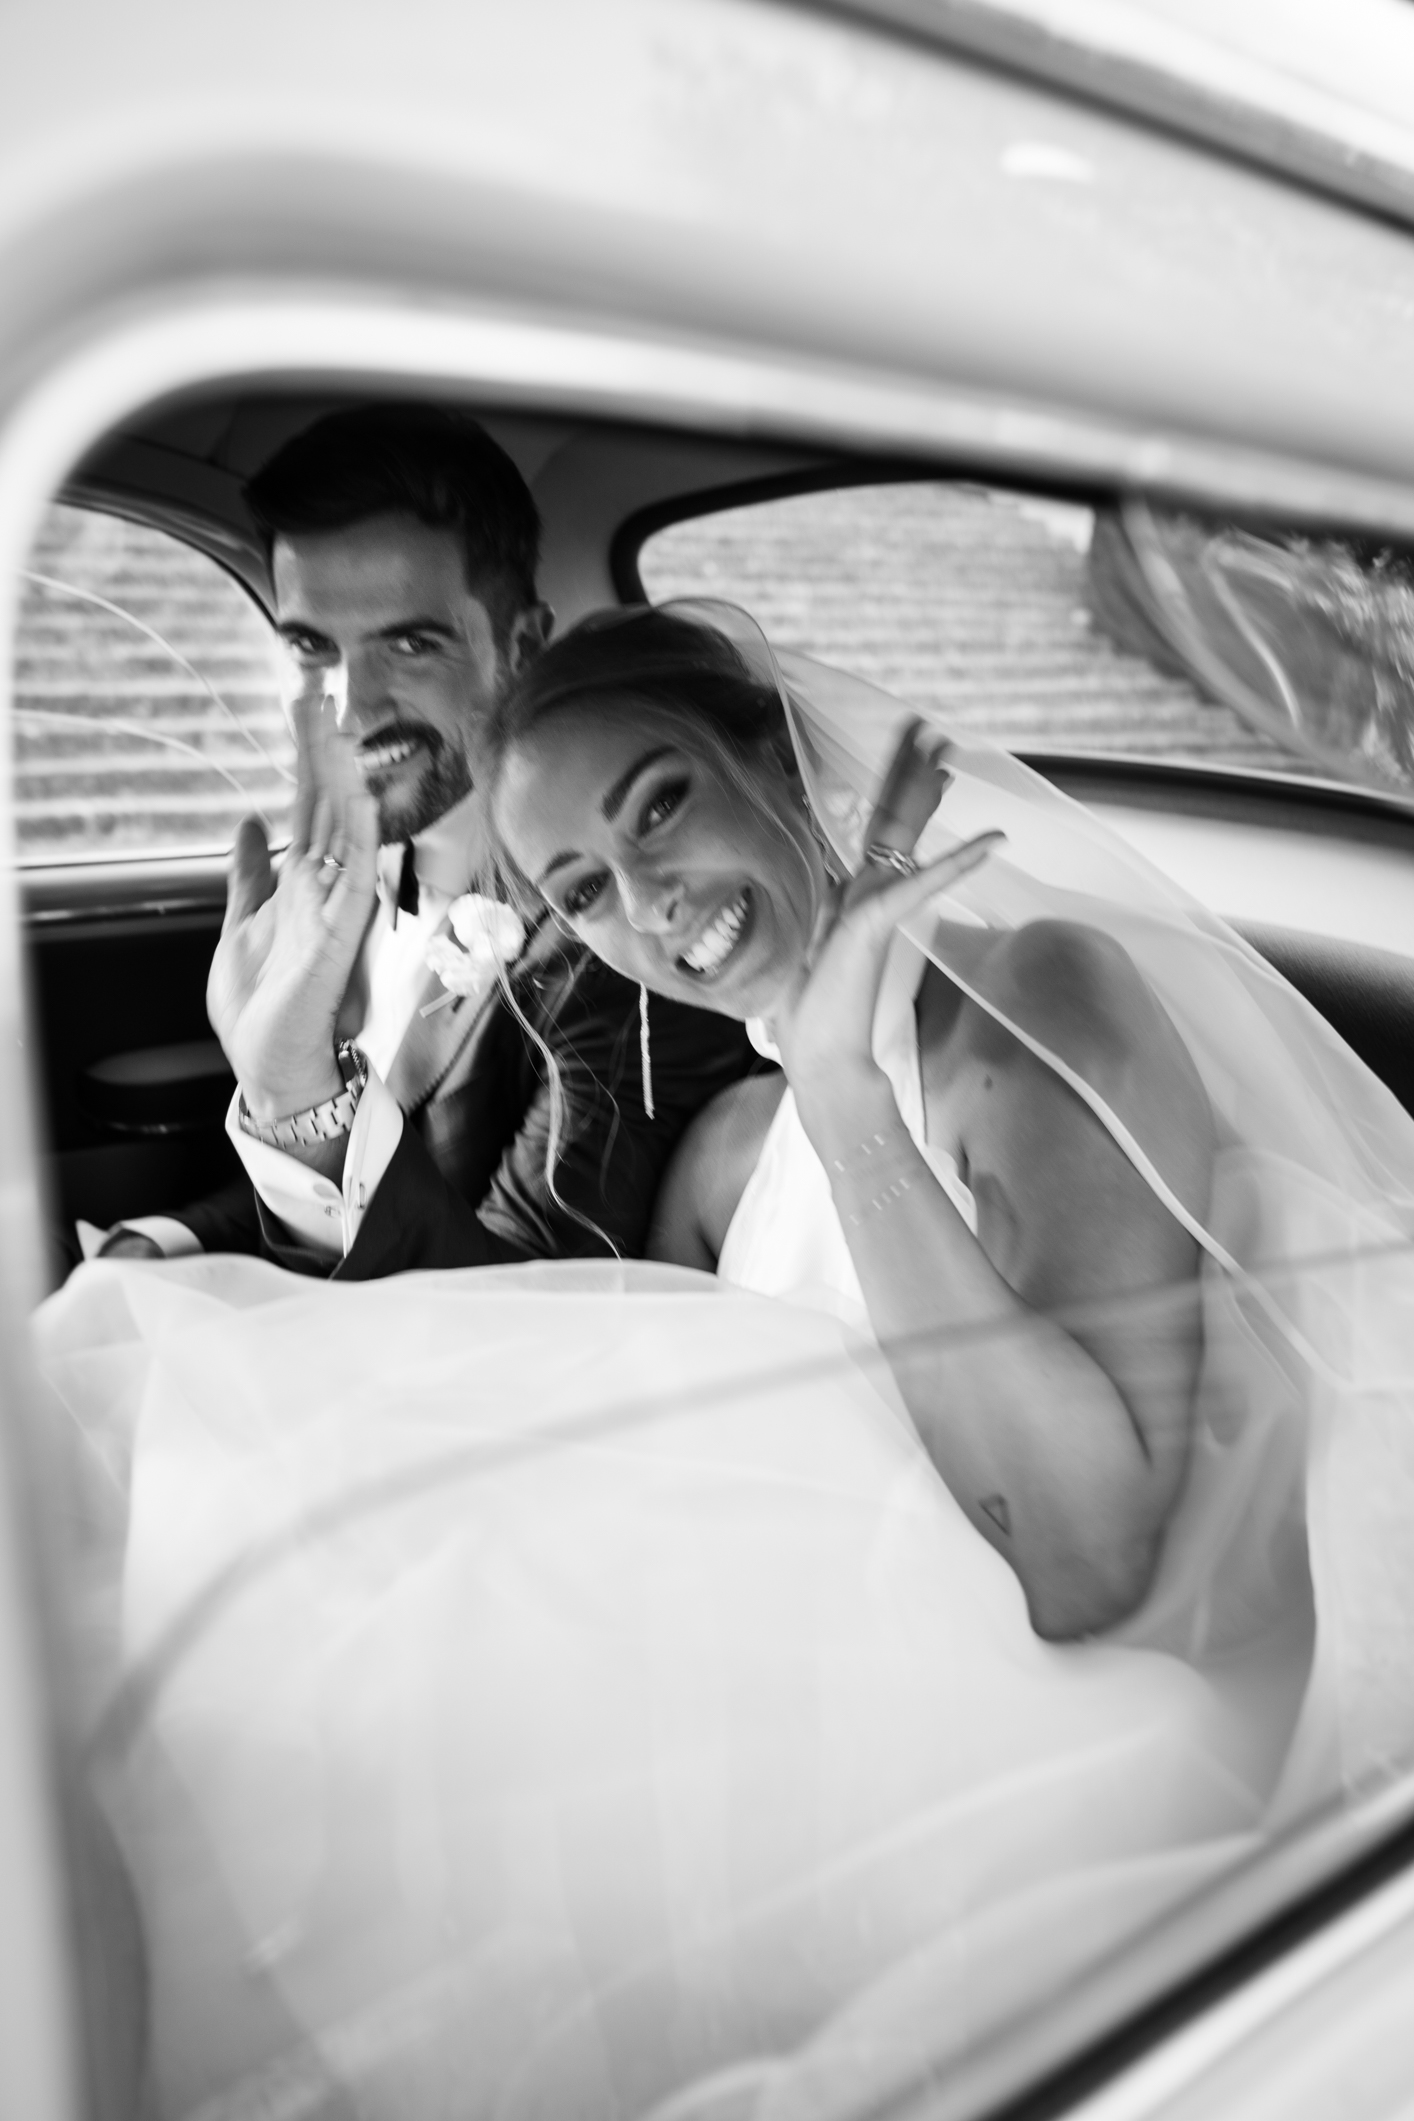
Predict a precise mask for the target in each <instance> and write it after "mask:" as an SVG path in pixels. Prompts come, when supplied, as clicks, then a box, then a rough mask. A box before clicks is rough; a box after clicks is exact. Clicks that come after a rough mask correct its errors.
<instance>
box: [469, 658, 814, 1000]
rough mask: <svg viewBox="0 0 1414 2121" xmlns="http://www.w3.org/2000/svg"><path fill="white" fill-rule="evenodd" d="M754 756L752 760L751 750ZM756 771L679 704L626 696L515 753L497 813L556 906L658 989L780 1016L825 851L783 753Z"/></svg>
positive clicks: (757, 750)
mask: <svg viewBox="0 0 1414 2121" xmlns="http://www.w3.org/2000/svg"><path fill="white" fill-rule="evenodd" d="M745 763H746V761H745V760H744V761H743V764H745ZM750 769H751V771H750V780H749V782H748V779H747V777H746V775H745V774H743V775H741V776H739V777H738V776H737V775H734V774H733V773H732V772H731V771H730V765H729V762H727V761H724V760H719V759H717V758H716V757H714V756H713V755H712V754H711V752H710V751H709V750H708V748H707V747H706V746H704V745H702V744H701V743H700V742H697V743H694V742H693V741H692V739H691V736H690V734H689V733H688V732H686V731H684V730H683V729H682V728H681V727H680V725H679V718H678V717H676V716H674V715H672V714H671V713H669V712H665V711H664V710H662V709H660V708H657V707H655V706H651V705H649V704H647V703H644V702H638V701H634V700H624V701H621V702H616V703H614V704H611V705H607V706H605V707H604V708H603V709H602V711H600V712H598V713H596V714H594V715H593V716H586V715H583V714H574V713H559V714H551V715H548V716H546V717H545V719H544V720H543V721H542V722H541V723H539V724H538V725H537V726H536V728H535V729H534V730H533V731H532V732H531V733H530V734H529V735H528V737H527V738H526V739H525V740H524V742H522V743H521V744H519V745H518V746H517V747H516V748H515V750H514V751H513V752H512V753H511V755H510V756H509V757H508V759H507V761H506V766H505V771H504V773H503V775H502V777H501V781H500V785H499V789H498V795H497V803H496V821H497V825H498V828H499V831H500V834H501V836H502V838H503V840H504V843H505V846H506V849H507V851H508V852H509V853H510V855H511V856H512V857H513V858H514V860H515V862H516V865H517V867H518V868H519V869H520V870H521V872H522V874H523V875H524V876H525V877H526V878H527V880H528V881H529V882H531V883H532V884H533V885H534V886H535V887H536V889H537V890H538V891H539V892H540V893H541V895H542V896H543V898H544V899H545V901H546V903H547V904H548V905H549V906H550V908H551V910H552V911H553V912H554V913H555V914H556V916H557V917H558V918H559V919H560V920H561V921H562V922H564V923H565V924H566V925H568V926H569V927H570V928H572V929H573V930H574V932H575V933H576V934H577V935H579V936H582V937H583V939H584V940H585V941H586V942H588V943H589V944H590V945H591V947H592V948H593V950H594V951H595V952H596V954H597V955H598V956H600V957H602V958H604V959H605V960H606V961H607V962H608V963H609V964H611V965H612V966H613V967H614V969H615V970H616V971H618V972H622V973H624V974H625V975H626V977H628V978H629V979H634V980H641V981H642V982H643V984H644V985H645V986H647V987H650V988H652V989H653V990H654V992H655V993H658V994H665V995H669V996H671V997H673V998H674V999H677V1000H691V1001H692V1002H695V1003H696V1004H697V1005H698V1006H699V1007H701V1008H709V1009H715V1010H719V1011H720V1012H721V1013H722V1014H723V1015H727V1016H738V1017H750V1016H768V1015H769V1014H770V1013H771V1005H772V1003H773V1001H774V999H775V998H776V997H777V995H778V994H779V993H780V990H781V988H782V986H783V984H785V983H786V982H788V981H789V980H790V979H791V978H792V976H793V975H794V974H795V973H796V971H797V970H798V968H799V966H800V964H801V962H802V960H803V958H804V957H805V954H806V952H807V950H808V948H809V945H810V940H811V937H812V934H813V933H814V930H815V926H816V923H817V920H818V917H819V913H820V908H821V905H822V903H823V902H824V898H825V893H826V878H825V872H824V866H823V862H822V860H821V856H820V853H819V850H818V848H817V846H816V844H815V841H814V839H813V837H812V835H811V833H810V830H809V827H808V825H807V823H806V821H805V815H804V811H803V808H802V805H801V803H800V800H799V798H798V796H795V795H794V794H793V787H792V783H791V780H790V778H789V777H788V774H787V772H786V769H785V768H784V766H783V765H782V764H781V763H780V762H779V760H778V759H777V757H776V756H775V753H774V752H773V751H772V750H771V748H770V747H769V745H756V746H753V747H752V755H751V758H750Z"/></svg>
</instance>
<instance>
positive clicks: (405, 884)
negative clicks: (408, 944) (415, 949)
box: [393, 840, 422, 928]
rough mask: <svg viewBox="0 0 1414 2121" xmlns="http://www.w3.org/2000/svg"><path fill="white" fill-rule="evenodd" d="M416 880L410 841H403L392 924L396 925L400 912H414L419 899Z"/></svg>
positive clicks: (415, 867) (419, 893) (415, 864)
mask: <svg viewBox="0 0 1414 2121" xmlns="http://www.w3.org/2000/svg"><path fill="white" fill-rule="evenodd" d="M421 896H422V894H421V892H420V890H419V889H418V882H417V862H416V860H415V858H414V856H413V851H412V841H411V840H404V841H403V866H402V868H401V870H400V871H399V874H398V903H397V905H396V907H395V908H394V911H393V926H394V927H395V928H396V927H397V925H398V915H399V914H400V913H414V914H415V913H416V912H417V909H418V904H419V901H420V899H421Z"/></svg>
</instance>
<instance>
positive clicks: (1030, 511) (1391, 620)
mask: <svg viewBox="0 0 1414 2121" xmlns="http://www.w3.org/2000/svg"><path fill="white" fill-rule="evenodd" d="M1146 521H1147V522H1148V523H1149V524H1151V525H1152V526H1155V527H1154V529H1153V533H1152V536H1151V538H1150V540H1149V543H1148V544H1147V545H1145V546H1142V547H1141V549H1140V552H1139V556H1138V558H1137V559H1136V551H1135V543H1134V536H1133V524H1132V522H1131V520H1130V518H1129V517H1127V516H1126V517H1125V518H1123V519H1121V518H1120V517H1118V516H1117V515H1113V514H1110V513H1108V512H1102V513H1100V514H1099V515H1098V516H1097V513H1096V511H1094V510H1092V509H1091V508H1088V507H1082V506H1079V505H1072V504H1070V503H1065V502H1058V501H1053V500H1049V499H1040V498H1037V497H1034V496H1029V495H1024V494H1017V493H1012V492H1002V491H996V490H990V489H983V488H980V487H976V486H964V485H960V484H956V483H942V482H937V483H909V484H898V485H887V486H886V485H878V486H852V487H846V488H840V489H834V490H830V491H823V492H814V493H805V494H798V495H793V496H790V497H787V498H784V499H778V500H770V501H761V502H753V503H751V504H749V505H746V506H742V507H735V508H726V509H722V510H719V511H714V512H712V513H710V514H703V515H696V516H692V517H690V518H688V519H686V520H684V521H679V522H676V523H673V524H671V525H669V526H668V527H666V528H664V529H661V530H658V531H656V532H654V533H653V534H652V535H650V536H649V537H648V538H647V539H646V541H645V542H644V544H643V546H642V548H641V550H640V553H639V569H640V574H641V578H642V582H643V587H644V590H645V592H646V594H647V596H648V597H649V598H650V600H651V601H653V602H655V603H660V602H662V601H663V600H665V599H666V598H670V597H674V596H719V597H725V598H727V599H729V600H730V601H732V602H735V603H740V604H742V605H744V606H745V607H746V608H747V609H748V610H750V611H751V612H753V613H754V615H755V616H756V617H757V618H758V619H759V620H760V622H761V624H762V626H763V627H764V629H765V631H766V633H767V634H768V636H769V637H770V638H771V639H772V640H773V641H774V642H775V643H776V644H777V645H778V646H781V647H786V648H796V649H801V650H804V651H805V652H807V653H809V654H811V655H815V656H818V657H820V658H821V659H822V660H824V661H826V662H830V663H835V664H838V665H841V666H842V667H844V668H846V669H849V670H852V671H855V672H857V673H858V674H859V675H860V676H862V677H867V678H869V679H872V680H873V681H874V682H875V683H877V684H879V685H881V686H883V687H884V688H886V689H887V690H889V691H891V692H894V693H897V694H901V695H902V696H903V697H904V698H905V699H907V700H909V701H911V702H914V703H915V704H917V705H918V706H920V707H922V708H925V709H933V710H935V711H936V712H937V713H938V714H939V715H940V716H941V717H943V718H944V719H945V720H946V721H947V722H949V723H950V724H952V725H953V726H955V727H957V728H959V729H961V730H967V731H972V732H975V733H977V734H978V735H982V736H985V737H988V738H990V739H992V740H993V741H995V742H997V743H1000V744H1003V745H1005V746H1006V747H1007V748H1008V749H1011V750H1017V751H1022V752H1051V753H1055V752H1064V753H1080V754H1104V753H1109V754H1122V755H1127V756H1131V757H1145V758H1155V759H1164V760H1173V761H1183V762H1190V763H1194V764H1199V765H1206V766H1217V767H1238V768H1245V769H1248V770H1251V769H1257V770H1262V771H1266V772H1272V773H1282V774H1290V773H1298V774H1300V773H1311V774H1318V775H1322V776H1325V777H1331V776H1332V775H1334V776H1337V777H1341V778H1349V779H1352V780H1365V781H1368V780H1371V779H1373V780H1375V781H1376V782H1377V783H1380V784H1382V785H1385V786H1390V785H1391V784H1393V785H1400V784H1403V785H1408V784H1409V782H1410V779H1411V771H1410V756H1409V748H1408V739H1407V736H1406V737H1405V739H1404V749H1403V751H1402V752H1401V751H1400V750H1399V748H1398V746H1397V745H1396V744H1395V743H1394V742H1393V741H1392V740H1391V739H1390V738H1389V736H1388V735H1387V734H1386V735H1385V736H1384V737H1383V738H1381V737H1378V736H1373V737H1372V736H1370V735H1369V733H1368V732H1369V730H1370V729H1371V728H1373V727H1375V726H1376V724H1377V723H1378V724H1379V726H1382V727H1383V728H1384V729H1385V730H1386V731H1388V729H1389V727H1390V726H1391V724H1392V722H1393V721H1394V720H1395V719H1396V718H1397V716H1396V711H1395V709H1394V707H1393V705H1392V702H1393V701H1394V700H1395V699H1398V700H1400V701H1402V702H1403V703H1404V705H1405V716H1406V722H1405V726H1406V728H1407V703H1408V699H1409V685H1408V680H1407V678H1406V677H1405V676H1404V674H1403V673H1404V672H1405V671H1406V670H1407V669H1408V668H1409V667H1410V663H1411V642H1414V624H1412V623H1411V621H1410V613H1409V611H1408V610H1406V608H1405V607H1406V606H1414V592H1411V590H1410V589H1409V588H1408V587H1407V586H1405V581H1404V577H1403V576H1402V575H1401V574H1398V573H1397V572H1396V573H1395V574H1394V575H1391V574H1390V572H1389V570H1388V569H1386V572H1385V574H1384V575H1383V577H1381V578H1380V583H1381V584H1382V589H1381V592H1380V593H1381V594H1382V596H1383V602H1382V604H1381V606H1380V612H1379V617H1378V619H1377V620H1376V619H1371V620H1370V621H1369V623H1367V624H1366V626H1365V631H1364V634H1363V635H1361V636H1358V637H1357V636H1353V635H1352V624H1351V620H1350V617H1349V614H1352V613H1354V612H1356V611H1358V610H1364V609H1365V608H1366V607H1367V606H1368V605H1369V603H1370V601H1371V597H1372V591H1371V588H1370V583H1371V580H1372V579H1373V577H1372V574H1371V567H1370V565H1369V564H1367V563H1365V562H1364V561H1363V560H1362V557H1361V556H1360V555H1359V554H1357V553H1355V552H1354V550H1353V549H1352V548H1351V547H1349V546H1345V545H1337V544H1335V543H1334V542H1332V543H1328V544H1326V545H1324V546H1323V545H1321V544H1319V543H1312V542H1310V541H1304V542H1302V543H1301V545H1300V553H1301V557H1300V558H1299V559H1297V558H1294V557H1293V556H1292V555H1293V553H1294V551H1295V549H1296V546H1297V541H1295V540H1286V541H1280V540H1277V539H1275V538H1267V539H1266V540H1261V539H1256V538H1253V537H1250V536H1248V537H1246V538H1245V541H1244V539H1243V534H1241V533H1237V532H1235V531H1233V530H1232V528H1231V526H1227V525H1217V526H1214V525H1211V524H1203V523H1199V522H1198V521H1197V519H1195V518H1191V517H1181V516H1178V515H1174V516H1170V517H1166V518H1165V517H1160V516H1155V515H1153V514H1149V515H1147V516H1146ZM1185 525H1186V528H1185V527H1184V526H1185ZM1239 542H1243V543H1244V553H1243V555H1242V563H1243V565H1244V571H1243V573H1242V577H1241V582H1240V584H1239V586H1238V589H1237V591H1236V596H1237V597H1240V598H1241V599H1242V603H1243V607H1244V608H1242V609H1238V608H1237V605H1236V602H1235V596H1234V591H1233V587H1232V585H1233V583H1234V582H1236V581H1237V570H1238V567H1239V564H1240V563H1239V555H1238V552H1237V546H1238V543H1239ZM1154 550H1157V551H1158V552H1159V553H1160V554H1161V555H1162V556H1163V557H1164V558H1166V559H1168V561H1169V563H1170V564H1169V565H1168V567H1167V570H1166V571H1165V570H1164V569H1163V568H1161V567H1160V566H1158V565H1157V564H1153V565H1146V564H1145V562H1146V561H1148V560H1149V558H1150V555H1151V552H1153V551H1154ZM1175 553H1178V554H1179V555H1180V556H1181V558H1182V561H1183V565H1182V567H1181V568H1178V567H1175V566H1174V565H1173V564H1172V560H1173V555H1174V554H1175ZM1215 553H1216V554H1217V556H1218V558H1217V562H1216V564H1215V563H1214V559H1213V556H1214V554H1215ZM1273 576H1276V577H1277V578H1278V579H1277V582H1273V580H1272V579H1271V578H1272V577H1273ZM1195 582H1203V583H1206V584H1207V585H1208V586H1207V589H1206V591H1205V592H1204V594H1203V596H1202V597H1201V598H1200V597H1198V596H1197V593H1196V591H1195V590H1194V588H1193V584H1194V583H1195ZM1185 583H1186V584H1187V585H1188V587H1187V588H1186V589H1185V587H1184V584H1185ZM1166 585H1172V588H1173V595H1172V596H1170V595H1166V594H1165V588H1166ZM1303 592H1304V596H1303ZM1224 593H1225V603H1224V601H1223V598H1224ZM1176 598H1181V601H1182V605H1183V609H1182V610H1177V609H1175V608H1174V604H1175V599H1176ZM1318 601H1323V602H1324V605H1325V607H1326V608H1327V611H1328V614H1329V615H1328V616H1327V618H1326V619H1325V620H1324V622H1323V621H1322V620H1321V619H1320V618H1319V616H1318V615H1316V614H1315V612H1314V606H1315V604H1316V603H1317V602H1318ZM1278 602H1280V603H1281V605H1282V609H1281V610H1280V611H1277V609H1276V608H1275V607H1276V605H1277V604H1278ZM1259 603H1264V604H1265V606H1267V607H1270V608H1264V609H1260V610H1259V609H1258V608H1257V606H1258V604H1259ZM1246 606H1251V607H1252V608H1251V609H1250V610H1247V609H1246V608H1245V607H1246ZM1234 611H1236V616H1234ZM1342 613H1344V614H1346V615H1347V616H1346V617H1345V618H1342ZM1376 632H1379V633H1380V634H1381V638H1382V640H1383V642H1384V644H1385V646H1384V650H1383V652H1382V659H1381V655H1380V654H1377V653H1376V652H1375V649H1374V648H1373V647H1371V645H1370V644H1371V642H1372V640H1373V635H1374V634H1375V633H1376ZM1318 633H1319V634H1320V636H1321V638H1320V640H1319V641H1318V640H1317V638H1316V636H1317V634H1318ZM1274 640H1276V643H1277V646H1276V651H1275V652H1274V650H1273V645H1272V643H1273V641H1274ZM1337 661H1340V662H1342V663H1343V665H1344V667H1345V670H1346V683H1345V687H1344V695H1342V696H1348V695H1350V694H1352V693H1355V692H1359V691H1361V690H1362V688H1363V693H1368V694H1369V697H1370V708H1369V711H1368V712H1363V718H1362V708H1361V705H1360V704H1359V702H1357V703H1356V704H1355V705H1353V706H1347V707H1346V708H1345V709H1344V711H1343V712H1340V713H1336V712H1330V711H1323V708H1322V707H1319V706H1318V704H1317V703H1324V702H1326V701H1328V700H1329V699H1330V697H1331V686H1330V683H1329V679H1330V675H1331V671H1332V669H1333V667H1334V665H1335V664H1336V662H1337ZM1283 663H1284V665H1285V671H1286V675H1285V676H1284V675H1283V674H1282V669H1281V665H1282V664H1283ZM1356 663H1358V664H1359V666H1360V667H1359V674H1358V678H1357V676H1356V675H1355V673H1354V671H1353V669H1352V666H1353V665H1354V664H1356ZM1293 672H1295V673H1296V675H1295V679H1294V682H1293V679H1292V673H1293ZM1363 693H1362V697H1363ZM1293 694H1300V696H1301V698H1302V699H1303V701H1304V702H1305V706H1304V707H1303V708H1302V709H1300V710H1299V711H1298V710H1293V708H1292V706H1291V699H1292V697H1293ZM1376 698H1378V700H1379V702H1381V703H1382V704H1381V708H1380V712H1379V714H1378V715H1377V714H1376V712H1375V706H1374V702H1375V700H1376ZM1356 720H1358V721H1359V722H1360V732H1361V733H1353V731H1354V723H1355V721H1356Z"/></svg>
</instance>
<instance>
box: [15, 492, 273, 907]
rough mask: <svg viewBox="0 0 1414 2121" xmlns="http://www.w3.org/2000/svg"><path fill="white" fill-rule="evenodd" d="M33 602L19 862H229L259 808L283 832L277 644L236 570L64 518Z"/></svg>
mask: <svg viewBox="0 0 1414 2121" xmlns="http://www.w3.org/2000/svg"><path fill="white" fill-rule="evenodd" d="M21 590H22V595H21V607H20V620H19V627H18V633H17V653H16V670H15V798H16V800H15V817H16V836H17V840H18V853H19V859H20V861H21V862H22V863H25V864H31V865H32V864H36V863H46V862H67V861H76V860H93V859H112V858H122V857H124V856H131V857H134V858H136V857H139V856H144V855H153V854H178V853H198V852H214V851H219V850H224V849H225V848H227V847H229V846H230V844H231V841H232V838H233V836H234V833H235V828H236V826H237V824H238V823H239V821H240V819H241V818H242V817H244V816H245V815H246V814H247V813H248V812H252V811H254V812H258V813H259V814H260V815H261V816H262V817H263V818H264V819H265V821H266V823H267V825H268V827H269V828H270V830H271V832H272V835H274V836H277V837H283V836H284V824H285V819H286V814H287V811H288V807H289V798H290V792H291V786H292V782H291V775H292V771H293V764H294V747H293V743H292V741H291V739H290V735H289V731H288V728H287V726H286V723H285V719H284V716H283V714H282V712H281V707H280V686H279V672H280V660H279V658H280V649H279V643H278V641H277V638H276V636H275V633H274V631H273V629H272V628H271V627H270V625H269V624H268V623H267V621H266V620H265V618H264V617H263V616H262V614H261V612H260V610H259V609H258V607H257V606H256V604H255V603H254V602H253V601H252V599H251V598H250V597H249V596H248V595H247V594H246V592H245V591H244V590H243V589H242V588H241V587H240V585H239V584H238V583H237V582H236V581H235V580H234V579H233V578H232V577H231V576H230V575H228V574H227V573H226V571H225V570H224V568H222V567H220V566H219V565H218V564H217V563H216V561H214V560H212V559H211V558H209V557H208V556H207V555H206V554H205V553H202V552H198V551H196V550H194V549H193V548H192V547H191V546H188V545H185V544H183V543H182V542H181V541H180V540H179V539H177V538H172V537H168V536H165V535H164V534H163V533H162V532H161V531H156V530H149V529H147V528H145V527H142V526H140V525H137V524H134V523H128V522H124V521H122V520H121V519H120V518H118V517H116V516H108V515H102V514H99V513H97V512H96V511H93V510H89V509H80V508H65V507H54V508H51V509H50V510H49V511H48V513H47V515H46V517H45V519H44V522H43V525H42V527H41V530H40V534H39V536H38V538H37V539H36V541H35V545H34V549H33V551H32V553H31V556H30V562H29V568H28V570H27V572H26V576H25V579H24V581H23V583H22V585H21Z"/></svg>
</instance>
